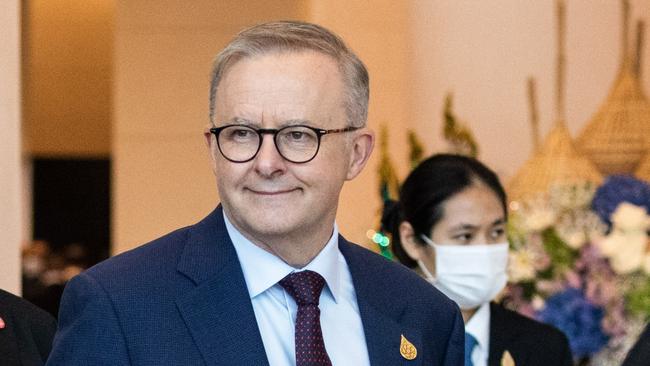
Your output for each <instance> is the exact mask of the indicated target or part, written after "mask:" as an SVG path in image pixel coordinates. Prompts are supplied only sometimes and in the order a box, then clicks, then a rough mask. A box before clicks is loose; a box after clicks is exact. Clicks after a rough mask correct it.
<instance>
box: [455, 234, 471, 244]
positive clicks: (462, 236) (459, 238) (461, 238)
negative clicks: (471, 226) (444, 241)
mask: <svg viewBox="0 0 650 366" xmlns="http://www.w3.org/2000/svg"><path fill="white" fill-rule="evenodd" d="M473 237H474V236H473V235H472V234H471V233H463V234H459V235H456V237H454V239H456V240H457V241H459V242H461V243H468V242H470V241H472V238H473Z"/></svg>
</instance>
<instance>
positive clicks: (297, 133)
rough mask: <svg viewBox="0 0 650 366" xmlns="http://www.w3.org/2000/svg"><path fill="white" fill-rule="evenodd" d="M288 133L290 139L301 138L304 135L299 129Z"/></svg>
mask: <svg viewBox="0 0 650 366" xmlns="http://www.w3.org/2000/svg"><path fill="white" fill-rule="evenodd" d="M289 135H290V136H289V137H290V138H291V139H292V140H303V139H304V138H305V137H306V134H305V133H304V132H300V131H291V132H290V133H289Z"/></svg>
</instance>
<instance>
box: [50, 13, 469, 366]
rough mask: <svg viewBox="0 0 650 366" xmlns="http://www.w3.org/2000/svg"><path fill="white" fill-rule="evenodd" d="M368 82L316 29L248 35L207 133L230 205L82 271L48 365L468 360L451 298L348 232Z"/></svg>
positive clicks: (368, 146)
mask: <svg viewBox="0 0 650 366" xmlns="http://www.w3.org/2000/svg"><path fill="white" fill-rule="evenodd" d="M368 90H369V89H368V74H367V71H366V68H365V67H364V65H363V63H362V62H361V61H360V60H359V59H358V58H357V56H356V55H354V53H352V52H351V51H350V50H349V49H348V48H347V46H346V45H345V44H344V43H343V41H342V40H341V39H340V38H339V37H337V36H336V35H334V34H332V33H331V32H329V31H328V30H326V29H324V28H322V27H320V26H317V25H314V24H308V23H301V22H272V23H266V24H261V25H257V26H254V27H252V28H249V29H247V30H245V31H243V32H241V33H240V34H239V35H237V37H236V38H235V39H234V40H233V41H232V42H231V43H230V44H229V45H228V46H226V48H225V49H224V50H223V51H222V52H221V53H220V54H219V55H218V57H217V59H216V61H215V65H214V69H213V72H212V81H211V90H210V125H209V126H208V127H207V128H206V130H205V137H206V141H207V145H208V147H209V150H210V156H211V158H212V167H213V170H214V173H215V176H216V180H217V188H218V191H219V196H220V198H221V205H219V206H218V207H217V208H216V209H215V211H213V212H212V213H211V214H210V215H208V216H207V217H206V218H205V219H203V220H202V221H201V222H199V223H197V224H195V225H193V226H190V227H187V228H183V229H180V230H177V231H175V232H173V233H171V234H168V235H166V236H164V237H162V238H160V239H157V240H155V241H153V242H151V243H149V244H146V245H143V246H141V247H139V248H137V249H135V250H132V251H130V252H127V253H123V254H121V255H118V256H116V257H113V258H111V259H109V260H107V261H105V262H103V263H100V264H99V265H97V266H95V267H93V268H91V269H90V270H88V271H86V272H84V273H82V274H81V275H79V276H77V277H75V278H74V279H73V280H72V281H71V282H70V283H69V284H68V285H67V287H66V290H65V293H64V295H63V299H62V302H61V310H60V315H59V329H58V332H57V335H56V337H55V340H54V346H53V351H52V354H51V356H50V359H49V361H48V365H111V366H114V365H156V366H158V365H298V366H306V365H311V366H316V365H332V364H333V365H355V366H360V365H361V366H362V365H373V366H375V365H386V366H388V365H390V366H393V365H454V366H460V365H462V363H463V346H464V343H463V339H464V335H463V321H462V319H461V317H460V313H459V310H458V308H457V307H456V306H455V305H454V303H452V302H451V301H450V300H449V299H447V298H446V297H444V296H443V295H441V294H440V293H439V292H438V291H437V290H435V289H434V288H433V286H430V285H429V284H428V283H426V282H425V281H423V280H421V279H420V278H419V277H418V276H417V275H415V274H414V273H413V272H411V271H409V270H408V269H406V268H405V267H402V266H400V265H398V264H394V263H391V262H389V261H387V260H385V259H384V258H382V257H381V256H378V255H376V254H374V253H372V252H370V251H368V250H366V249H363V248H362V247H360V246H357V245H354V244H351V243H349V242H347V241H346V240H345V239H344V238H343V237H342V236H340V235H339V234H338V228H337V226H336V224H335V216H336V210H337V206H338V199H339V194H340V191H341V188H342V186H343V183H344V182H345V181H347V180H351V179H353V178H354V177H356V176H357V175H358V174H359V173H360V172H361V170H362V169H363V167H364V166H365V164H366V162H367V160H368V157H369V156H370V153H371V151H372V148H373V143H374V135H373V134H372V132H371V131H370V130H368V129H367V128H366V118H367V107H368V95H369V91H368Z"/></svg>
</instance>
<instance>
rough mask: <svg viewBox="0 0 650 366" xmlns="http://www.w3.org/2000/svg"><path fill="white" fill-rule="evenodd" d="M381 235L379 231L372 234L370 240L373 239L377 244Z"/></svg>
mask: <svg viewBox="0 0 650 366" xmlns="http://www.w3.org/2000/svg"><path fill="white" fill-rule="evenodd" d="M382 237H383V235H381V234H380V233H376V234H375V235H373V236H372V241H374V242H375V243H376V244H379V243H381V238H382Z"/></svg>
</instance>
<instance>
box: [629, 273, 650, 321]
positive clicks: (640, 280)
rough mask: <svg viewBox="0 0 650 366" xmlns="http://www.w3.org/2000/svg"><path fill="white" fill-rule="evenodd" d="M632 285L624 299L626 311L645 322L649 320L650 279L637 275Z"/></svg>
mask: <svg viewBox="0 0 650 366" xmlns="http://www.w3.org/2000/svg"><path fill="white" fill-rule="evenodd" d="M633 282H634V284H633V286H631V288H630V290H629V291H628V293H627V295H626V296H625V298H626V306H627V311H629V312H630V314H633V315H636V316H640V317H643V318H644V319H645V321H649V320H650V278H649V277H648V276H644V275H638V276H637V277H636V278H635V279H634V281H633Z"/></svg>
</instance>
